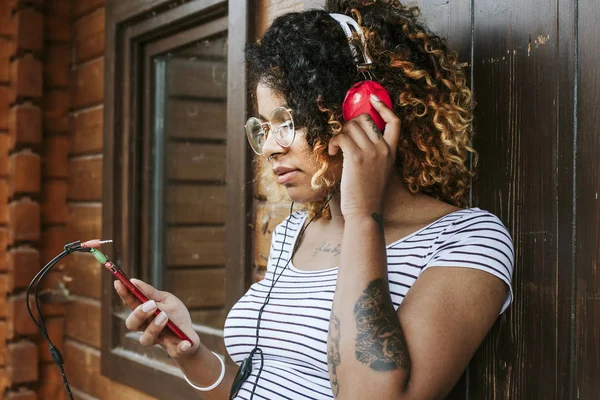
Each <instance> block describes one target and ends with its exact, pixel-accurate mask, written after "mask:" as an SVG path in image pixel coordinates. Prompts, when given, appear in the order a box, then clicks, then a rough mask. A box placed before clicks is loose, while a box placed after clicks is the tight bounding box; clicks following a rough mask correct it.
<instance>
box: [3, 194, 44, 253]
mask: <svg viewBox="0 0 600 400" xmlns="http://www.w3.org/2000/svg"><path fill="white" fill-rule="evenodd" d="M8 227H9V229H8V242H9V243H10V244H14V243H20V242H35V241H38V240H39V239H40V205H39V203H38V202H36V201H32V200H31V199H29V198H23V199H21V200H18V201H13V202H11V203H10V204H9V205H8Z"/></svg>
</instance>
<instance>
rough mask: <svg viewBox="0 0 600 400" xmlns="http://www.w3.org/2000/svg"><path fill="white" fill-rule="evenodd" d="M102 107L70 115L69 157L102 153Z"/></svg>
mask: <svg viewBox="0 0 600 400" xmlns="http://www.w3.org/2000/svg"><path fill="white" fill-rule="evenodd" d="M103 117H104V107H102V106H100V107H97V108H93V109H90V110H84V111H81V112H77V113H74V114H72V115H71V130H70V139H71V140H70V144H71V148H70V150H69V153H70V154H71V155H82V154H97V153H101V152H102V141H103V132H102V130H103V129H104V121H103Z"/></svg>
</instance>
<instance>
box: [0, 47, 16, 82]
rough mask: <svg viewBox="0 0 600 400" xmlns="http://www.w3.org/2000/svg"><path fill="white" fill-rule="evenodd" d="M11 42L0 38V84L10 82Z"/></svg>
mask: <svg viewBox="0 0 600 400" xmlns="http://www.w3.org/2000/svg"><path fill="white" fill-rule="evenodd" d="M12 47H13V45H12V42H11V41H10V40H8V39H6V38H3V37H0V84H3V85H7V84H8V83H9V82H10V55H11V53H12Z"/></svg>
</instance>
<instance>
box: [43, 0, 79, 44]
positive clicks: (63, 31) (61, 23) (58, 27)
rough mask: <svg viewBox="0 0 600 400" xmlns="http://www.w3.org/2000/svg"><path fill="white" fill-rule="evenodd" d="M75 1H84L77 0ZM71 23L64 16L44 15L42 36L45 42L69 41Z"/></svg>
mask: <svg viewBox="0 0 600 400" xmlns="http://www.w3.org/2000/svg"><path fill="white" fill-rule="evenodd" d="M76 3H84V2H80V1H77V2H76ZM70 28H71V24H69V21H68V20H67V19H66V18H65V17H62V16H61V17H56V16H52V15H45V16H44V38H45V40H46V42H51V43H52V42H57V43H69V40H70V39H71V29H70Z"/></svg>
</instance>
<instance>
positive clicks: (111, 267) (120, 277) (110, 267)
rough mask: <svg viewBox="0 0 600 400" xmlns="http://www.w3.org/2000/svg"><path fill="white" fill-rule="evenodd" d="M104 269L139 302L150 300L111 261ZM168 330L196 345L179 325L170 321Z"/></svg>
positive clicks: (156, 313) (158, 312)
mask: <svg viewBox="0 0 600 400" xmlns="http://www.w3.org/2000/svg"><path fill="white" fill-rule="evenodd" d="M104 267H106V269H108V270H109V271H110V273H111V274H113V275H114V277H115V278H117V279H118V280H119V281H121V283H122V284H123V285H125V287H126V288H127V290H129V291H130V292H131V293H132V294H133V295H134V296H135V297H136V298H137V299H138V300H139V301H141V302H142V303H145V302H147V301H148V300H150V299H149V298H148V296H146V295H145V294H144V293H143V292H142V291H141V290H140V289H138V288H137V287H136V286H135V285H134V284H133V283H131V281H130V280H129V278H128V277H127V275H125V272H123V271H122V270H121V269H120V268H119V267H117V266H116V265H115V264H113V263H112V262H111V261H110V260H109V261H107V262H105V263H104ZM158 314H160V310H159V309H158V308H157V309H156V311H155V315H158ZM167 328H169V329H170V330H171V332H173V333H174V334H175V335H177V337H178V338H179V339H181V340H187V341H188V342H190V343H191V344H192V346H193V345H194V342H193V341H192V339H190V338H189V337H188V335H186V334H185V333H183V331H182V330H181V329H180V328H179V327H178V326H177V325H175V324H174V323H173V322H172V321H171V320H169V322H167Z"/></svg>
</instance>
